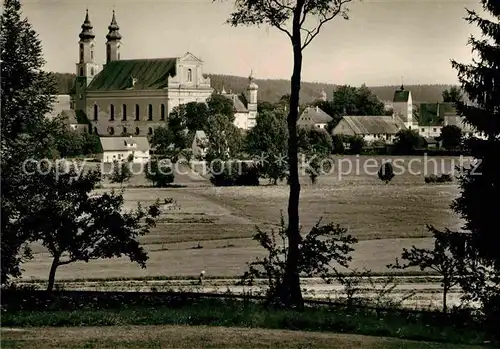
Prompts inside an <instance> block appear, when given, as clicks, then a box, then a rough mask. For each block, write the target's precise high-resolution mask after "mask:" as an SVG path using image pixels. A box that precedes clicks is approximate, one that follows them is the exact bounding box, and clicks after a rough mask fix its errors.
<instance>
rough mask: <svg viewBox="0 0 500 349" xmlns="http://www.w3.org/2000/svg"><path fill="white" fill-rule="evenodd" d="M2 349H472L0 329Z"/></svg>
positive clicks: (285, 335) (159, 331)
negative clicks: (118, 348) (423, 348)
mask: <svg viewBox="0 0 500 349" xmlns="http://www.w3.org/2000/svg"><path fill="white" fill-rule="evenodd" d="M1 334H2V347H4V348H30V349H34V348H35V349H48V348H61V347H64V348H75V349H76V348H117V347H120V348H306V347H307V348H331V349H335V348H338V349H351V348H352V349H354V348H360V347H363V348H366V349H396V348H407V349H413V348H414V349H417V348H422V347H423V346H425V348H429V349H431V348H432V349H445V348H452V347H453V348H458V349H473V348H480V347H479V346H465V345H464V346H462V345H447V344H441V343H432V342H420V341H419V342H417V341H409V340H402V339H396V338H384V337H371V336H362V335H352V334H334V333H321V332H301V331H287V330H271V329H254V328H252V329H250V328H230V327H213V326H125V327H123V326H119V327H117V326H103V327H78V328H67V327H58V328H32V329H19V330H11V329H2V331H1Z"/></svg>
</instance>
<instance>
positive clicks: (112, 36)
mask: <svg viewBox="0 0 500 349" xmlns="http://www.w3.org/2000/svg"><path fill="white" fill-rule="evenodd" d="M108 30H109V33H108V35H106V39H108V41H120V40H121V38H122V36H121V34H120V32H119V30H120V27H119V26H118V23H117V22H116V16H115V10H113V17H112V18H111V23H110V25H109V27H108Z"/></svg>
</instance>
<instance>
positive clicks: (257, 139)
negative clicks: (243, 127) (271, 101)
mask: <svg viewBox="0 0 500 349" xmlns="http://www.w3.org/2000/svg"><path fill="white" fill-rule="evenodd" d="M256 121H257V122H256V125H255V126H254V127H253V128H252V129H251V130H250V131H249V132H248V134H247V137H246V149H247V151H248V153H249V154H250V155H252V156H254V157H255V158H256V160H257V161H259V162H260V164H259V169H260V173H261V174H262V175H263V176H264V177H265V178H268V179H269V181H270V182H272V183H273V184H277V183H278V181H281V180H283V179H284V178H285V177H286V173H287V170H288V164H287V162H286V157H285V155H286V143H287V140H288V131H287V129H286V118H285V116H284V115H282V114H280V113H279V112H278V113H277V112H272V111H264V112H262V113H259V114H257V120H256ZM280 159H283V161H280Z"/></svg>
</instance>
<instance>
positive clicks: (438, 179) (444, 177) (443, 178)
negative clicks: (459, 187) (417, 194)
mask: <svg viewBox="0 0 500 349" xmlns="http://www.w3.org/2000/svg"><path fill="white" fill-rule="evenodd" d="M424 180H425V183H448V182H453V176H452V175H451V174H448V173H443V174H441V175H440V176H437V175H435V174H431V175H429V176H425V179H424Z"/></svg>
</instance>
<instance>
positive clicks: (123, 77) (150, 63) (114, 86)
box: [87, 58, 177, 91]
mask: <svg viewBox="0 0 500 349" xmlns="http://www.w3.org/2000/svg"><path fill="white" fill-rule="evenodd" d="M176 61H177V58H158V59H131V60H118V61H111V62H109V63H107V64H106V65H105V66H104V68H103V69H102V70H101V72H99V74H97V76H96V77H95V78H94V79H93V80H92V82H91V83H90V85H89V86H88V88H87V90H88V91H93V90H94V91H95V90H99V91H102V90H105V91H115V90H126V89H129V88H133V89H137V90H156V89H162V88H165V87H167V86H168V77H169V76H170V77H173V76H175V74H176V71H175V69H176ZM132 78H134V79H137V80H136V82H135V85H134V86H133V87H132Z"/></svg>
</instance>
